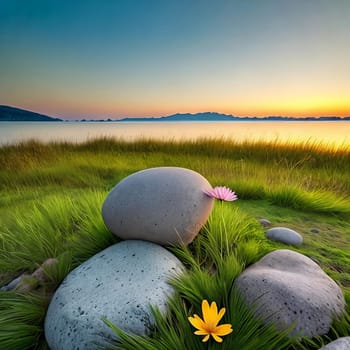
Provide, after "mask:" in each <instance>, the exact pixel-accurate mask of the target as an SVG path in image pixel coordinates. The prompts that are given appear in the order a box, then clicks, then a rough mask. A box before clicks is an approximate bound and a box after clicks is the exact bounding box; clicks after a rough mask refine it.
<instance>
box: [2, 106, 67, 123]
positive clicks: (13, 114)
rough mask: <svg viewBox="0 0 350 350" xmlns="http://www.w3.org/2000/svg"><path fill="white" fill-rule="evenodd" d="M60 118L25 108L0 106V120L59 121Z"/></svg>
mask: <svg viewBox="0 0 350 350" xmlns="http://www.w3.org/2000/svg"><path fill="white" fill-rule="evenodd" d="M61 121H62V119H59V118H52V117H49V116H47V115H43V114H39V113H35V112H31V111H27V110H25V109H20V108H15V107H10V106H0V122H61Z"/></svg>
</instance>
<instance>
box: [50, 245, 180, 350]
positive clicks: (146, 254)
mask: <svg viewBox="0 0 350 350" xmlns="http://www.w3.org/2000/svg"><path fill="white" fill-rule="evenodd" d="M182 270H183V265H182V263H181V262H180V261H179V260H178V259H177V258H176V257H175V256H174V255H173V254H172V253H170V252H169V251H167V250H166V249H164V248H162V247H161V246H159V245H156V244H154V243H150V242H144V241H136V240H135V241H124V242H121V243H118V244H115V245H113V246H111V247H109V248H107V249H105V250H103V251H102V252H100V253H98V254H96V255H95V256H93V257H92V258H90V259H89V260H87V261H86V262H84V263H83V264H82V265H80V266H79V267H77V268H76V269H75V270H73V271H72V272H71V273H70V274H69V275H68V276H67V277H66V278H65V280H64V281H63V282H62V284H61V285H60V286H59V288H58V289H57V291H56V292H55V294H54V296H53V298H52V301H51V303H50V305H49V308H48V311H47V315H46V319H45V337H46V340H47V342H48V344H49V346H50V349H52V350H73V349H75V350H76V349H78V348H79V349H80V350H85V349H96V347H97V345H105V344H106V342H105V339H106V338H113V337H114V334H113V333H112V331H111V330H110V328H109V327H108V326H107V325H105V323H104V322H103V321H102V320H101V318H102V317H106V318H107V319H108V320H109V321H111V322H113V323H114V324H115V325H117V326H118V327H120V328H121V329H123V330H125V331H127V332H132V333H136V334H139V335H145V334H147V330H148V326H150V325H152V324H153V322H154V321H153V317H152V313H151V311H150V308H149V305H153V306H156V307H158V308H159V310H160V311H161V312H162V313H165V312H166V310H167V306H166V303H167V299H168V296H169V295H171V294H172V293H173V288H172V287H171V286H169V284H168V283H167V280H168V278H169V277H170V276H174V274H178V273H181V272H182Z"/></svg>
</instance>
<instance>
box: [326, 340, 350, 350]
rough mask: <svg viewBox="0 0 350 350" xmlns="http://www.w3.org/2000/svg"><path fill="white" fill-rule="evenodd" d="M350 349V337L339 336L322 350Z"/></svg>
mask: <svg viewBox="0 0 350 350" xmlns="http://www.w3.org/2000/svg"><path fill="white" fill-rule="evenodd" d="M349 349H350V337H343V338H338V339H337V340H334V341H332V342H331V343H329V344H327V345H326V346H323V347H322V348H321V349H320V350H349Z"/></svg>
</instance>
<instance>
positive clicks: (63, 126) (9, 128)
mask: <svg viewBox="0 0 350 350" xmlns="http://www.w3.org/2000/svg"><path fill="white" fill-rule="evenodd" d="M348 135H350V122H339V121H338V122H299V121H297V122H266V121H264V122H140V123H138V122H132V123H126V122H119V123H118V122H112V123H98V122H97V123H96V122H95V123H92V122H86V123H81V122H80V123H79V122H62V123H50V122H1V123H0V143H1V144H4V143H15V142H19V141H23V140H28V139H33V138H35V139H38V140H40V141H44V142H49V141H62V140H64V141H72V142H82V141H86V140H88V139H93V138H96V137H101V136H105V137H115V138H120V139H124V140H135V139H139V138H154V139H160V140H195V139H198V138H203V137H205V138H218V137H219V138H226V139H231V140H236V141H239V142H241V141H245V140H262V141H275V140H278V141H281V142H286V141H287V142H305V141H310V142H315V143H322V144H325V145H331V146H337V147H339V146H340V147H345V146H346V147H349V146H350V136H348Z"/></svg>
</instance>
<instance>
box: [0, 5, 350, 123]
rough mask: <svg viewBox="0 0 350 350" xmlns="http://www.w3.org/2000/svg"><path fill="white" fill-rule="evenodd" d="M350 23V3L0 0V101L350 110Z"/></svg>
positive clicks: (90, 106)
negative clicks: (0, 48) (349, 42)
mask: <svg viewBox="0 0 350 350" xmlns="http://www.w3.org/2000/svg"><path fill="white" fill-rule="evenodd" d="M349 23H350V1H347V0H332V1H329V0H293V1H289V0H250V1H235V0H231V1H228V0H227V1H225V0H216V1H205V0H204V1H199V0H198V1H197V0H192V1H190V0H188V1H183V0H178V1H171V0H162V1H152V0H150V1H141V0H140V1H134V0H114V1H113V0H104V1H103V0H101V1H97V0H96V1H92V0H85V1H80V0H78V1H65V0H61V1H50V0H47V1H43V0H41V1H40V0H21V1H19V0H2V1H1V2H0V44H1V47H2V50H1V64H0V75H1V77H2V78H1V82H0V104H6V105H13V106H17V107H21V108H27V109H31V110H35V111H38V112H41V113H46V114H49V115H55V116H59V117H64V118H77V117H87V118H99V117H100V118H104V117H123V116H160V115H167V114H172V113H176V112H202V111H215V112H222V113H231V114H235V115H242V116H243V115H271V114H274V115H275V114H279V115H296V116H303V115H304V116H308V115H349V114H350V102H349V98H348V96H350V84H349V81H350V64H349V63H348V62H350V45H349V44H348V40H349V39H348V38H349V37H350V26H349Z"/></svg>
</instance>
